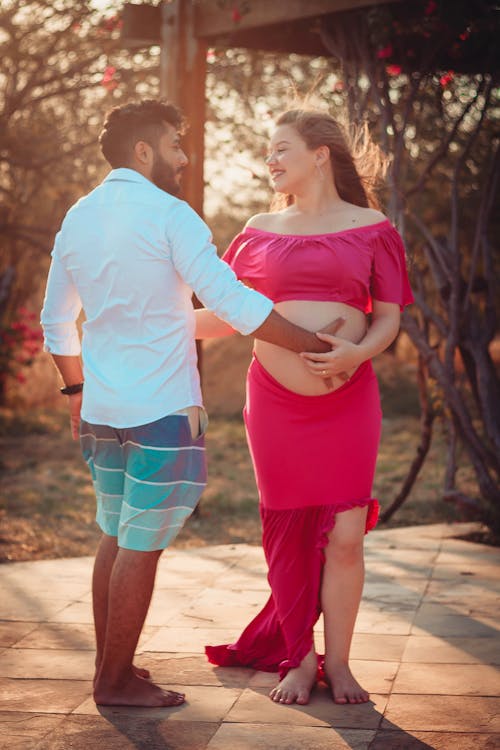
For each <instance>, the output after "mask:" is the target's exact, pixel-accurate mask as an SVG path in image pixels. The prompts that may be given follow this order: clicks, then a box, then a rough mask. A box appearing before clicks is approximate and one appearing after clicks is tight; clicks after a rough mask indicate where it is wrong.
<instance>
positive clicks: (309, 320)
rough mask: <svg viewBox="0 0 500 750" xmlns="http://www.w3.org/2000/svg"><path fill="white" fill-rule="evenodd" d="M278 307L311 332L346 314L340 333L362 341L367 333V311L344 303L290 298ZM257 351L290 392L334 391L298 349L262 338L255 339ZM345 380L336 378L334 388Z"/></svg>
mask: <svg viewBox="0 0 500 750" xmlns="http://www.w3.org/2000/svg"><path fill="white" fill-rule="evenodd" d="M275 308H276V310H277V312H279V313H280V315H283V317H284V318H287V320H290V321H291V322H292V323H295V324H296V325H299V326H302V328H306V329H307V330H308V331H319V330H320V329H321V328H323V327H324V326H326V325H328V323H331V322H332V320H334V318H337V317H339V316H340V315H342V316H343V317H344V318H345V323H344V324H343V326H342V328H341V329H340V330H339V331H338V333H337V336H339V337H341V338H344V339H348V340H349V341H353V342H354V343H358V342H359V341H361V339H362V338H363V337H364V335H365V333H366V328H367V323H366V316H365V315H364V313H362V312H361V310H358V309H356V308H354V307H350V305H345V304H344V303H342V302H316V301H314V302H311V301H307V300H290V301H286V302H279V303H278V304H276V306H275ZM254 351H255V354H256V356H257V359H258V360H259V362H260V363H261V364H262V366H263V367H264V368H265V369H266V370H267V371H268V372H269V373H270V374H271V375H272V376H273V378H275V379H276V380H277V381H278V382H279V383H281V384H282V385H284V386H285V388H288V389H289V390H290V391H295V392H296V393H300V394H302V395H305V396H319V395H323V394H325V393H328V392H329V391H330V390H332V388H331V387H330V386H328V385H327V384H326V383H325V380H324V379H323V378H320V377H318V376H317V375H312V374H311V373H310V372H309V370H308V369H307V368H306V366H305V364H304V362H303V360H302V359H301V358H300V357H299V355H298V354H295V352H291V351H290V350H288V349H283V348H282V347H280V346H275V345H274V344H268V343H267V342H266V341H259V340H256V341H255V346H254ZM353 372H354V370H351V371H350V372H348V373H347V374H348V375H349V376H351V375H352V373H353ZM344 382H345V381H344V380H343V379H341V378H338V377H335V378H333V389H334V390H335V389H336V388H339V387H340V386H341V385H342V384H343V383H344Z"/></svg>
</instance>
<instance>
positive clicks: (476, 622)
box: [411, 604, 498, 638]
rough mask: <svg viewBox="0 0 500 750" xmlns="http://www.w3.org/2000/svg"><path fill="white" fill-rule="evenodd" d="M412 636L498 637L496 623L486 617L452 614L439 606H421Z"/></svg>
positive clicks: (447, 609)
mask: <svg viewBox="0 0 500 750" xmlns="http://www.w3.org/2000/svg"><path fill="white" fill-rule="evenodd" d="M411 633H412V635H434V636H448V635H450V636H467V637H469V638H487V637H490V638H491V637H494V636H497V635H498V629H497V622H496V621H495V620H490V619H489V618H487V617H479V616H472V615H471V613H470V614H468V615H466V614H462V613H456V612H453V610H452V609H450V608H449V607H445V606H444V605H441V604H422V606H421V607H420V609H419V611H418V612H417V614H416V615H415V619H414V621H413V625H412V628H411Z"/></svg>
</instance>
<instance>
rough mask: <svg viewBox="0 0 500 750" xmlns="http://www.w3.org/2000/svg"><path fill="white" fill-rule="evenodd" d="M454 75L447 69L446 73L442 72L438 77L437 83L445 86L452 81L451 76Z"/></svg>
mask: <svg viewBox="0 0 500 750" xmlns="http://www.w3.org/2000/svg"><path fill="white" fill-rule="evenodd" d="M454 77H455V74H454V72H453V71H452V70H449V71H448V72H447V73H444V74H443V75H442V76H441V78H440V79H439V83H440V84H441V86H442V87H443V88H446V86H447V85H448V84H449V83H451V82H452V81H453V78H454Z"/></svg>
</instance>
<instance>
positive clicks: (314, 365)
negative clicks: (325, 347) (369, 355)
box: [299, 333, 364, 380]
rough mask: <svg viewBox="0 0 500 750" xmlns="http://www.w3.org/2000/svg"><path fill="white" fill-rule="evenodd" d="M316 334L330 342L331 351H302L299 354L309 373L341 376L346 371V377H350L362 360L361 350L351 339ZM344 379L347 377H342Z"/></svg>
mask: <svg viewBox="0 0 500 750" xmlns="http://www.w3.org/2000/svg"><path fill="white" fill-rule="evenodd" d="M318 335H319V337H320V338H321V339H322V341H326V342H327V343H329V344H331V346H332V351H331V352H325V353H324V354H323V353H320V352H318V353H314V352H302V353H301V354H299V357H301V358H302V360H303V361H304V363H305V365H306V367H307V369H308V370H309V372H310V373H311V375H316V376H318V377H322V378H328V377H343V375H344V374H345V373H347V377H350V376H351V375H352V373H353V372H354V371H355V370H356V369H357V368H358V367H359V365H360V364H361V363H362V362H363V361H364V356H363V352H362V351H361V350H360V347H359V346H358V345H357V344H356V343H354V342H353V341H349V340H347V339H344V338H341V337H340V336H332V335H330V334H327V333H321V334H318ZM345 379H347V378H345V377H344V380H345Z"/></svg>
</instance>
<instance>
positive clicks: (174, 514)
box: [80, 410, 207, 552]
mask: <svg viewBox="0 0 500 750" xmlns="http://www.w3.org/2000/svg"><path fill="white" fill-rule="evenodd" d="M206 421H207V420H206V414H205V412H204V411H203V410H200V433H201V434H200V435H199V436H198V437H197V438H194V439H193V437H192V435H191V428H190V426H189V420H188V417H187V416H186V415H185V414H170V415H168V416H166V417H163V418H162V419H158V420H156V421H155V422H150V423H149V424H145V425H140V426H138V427H125V428H115V427H109V426H107V425H96V424H90V423H89V422H86V421H84V420H82V422H81V427H80V444H81V447H82V452H83V457H84V459H85V461H86V462H87V464H88V466H89V469H90V473H91V475H92V481H93V484H94V489H95V494H96V499H97V513H96V521H97V524H98V525H99V527H100V528H101V530H102V531H103V532H104V533H105V534H108V535H109V536H114V537H117V543H118V546H119V547H123V548H125V549H132V550H139V551H143V552H149V551H152V550H158V549H165V547H168V545H169V544H170V543H171V542H172V541H173V540H174V539H175V537H176V536H177V534H178V533H179V531H180V530H181V528H182V526H183V525H184V523H185V521H186V520H187V519H188V518H189V516H190V515H191V513H192V512H193V510H194V508H195V507H196V504H197V502H198V500H199V498H200V495H201V493H202V492H203V489H204V488H205V485H206V481H207V467H206V456H205V437H204V432H205V428H206Z"/></svg>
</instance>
